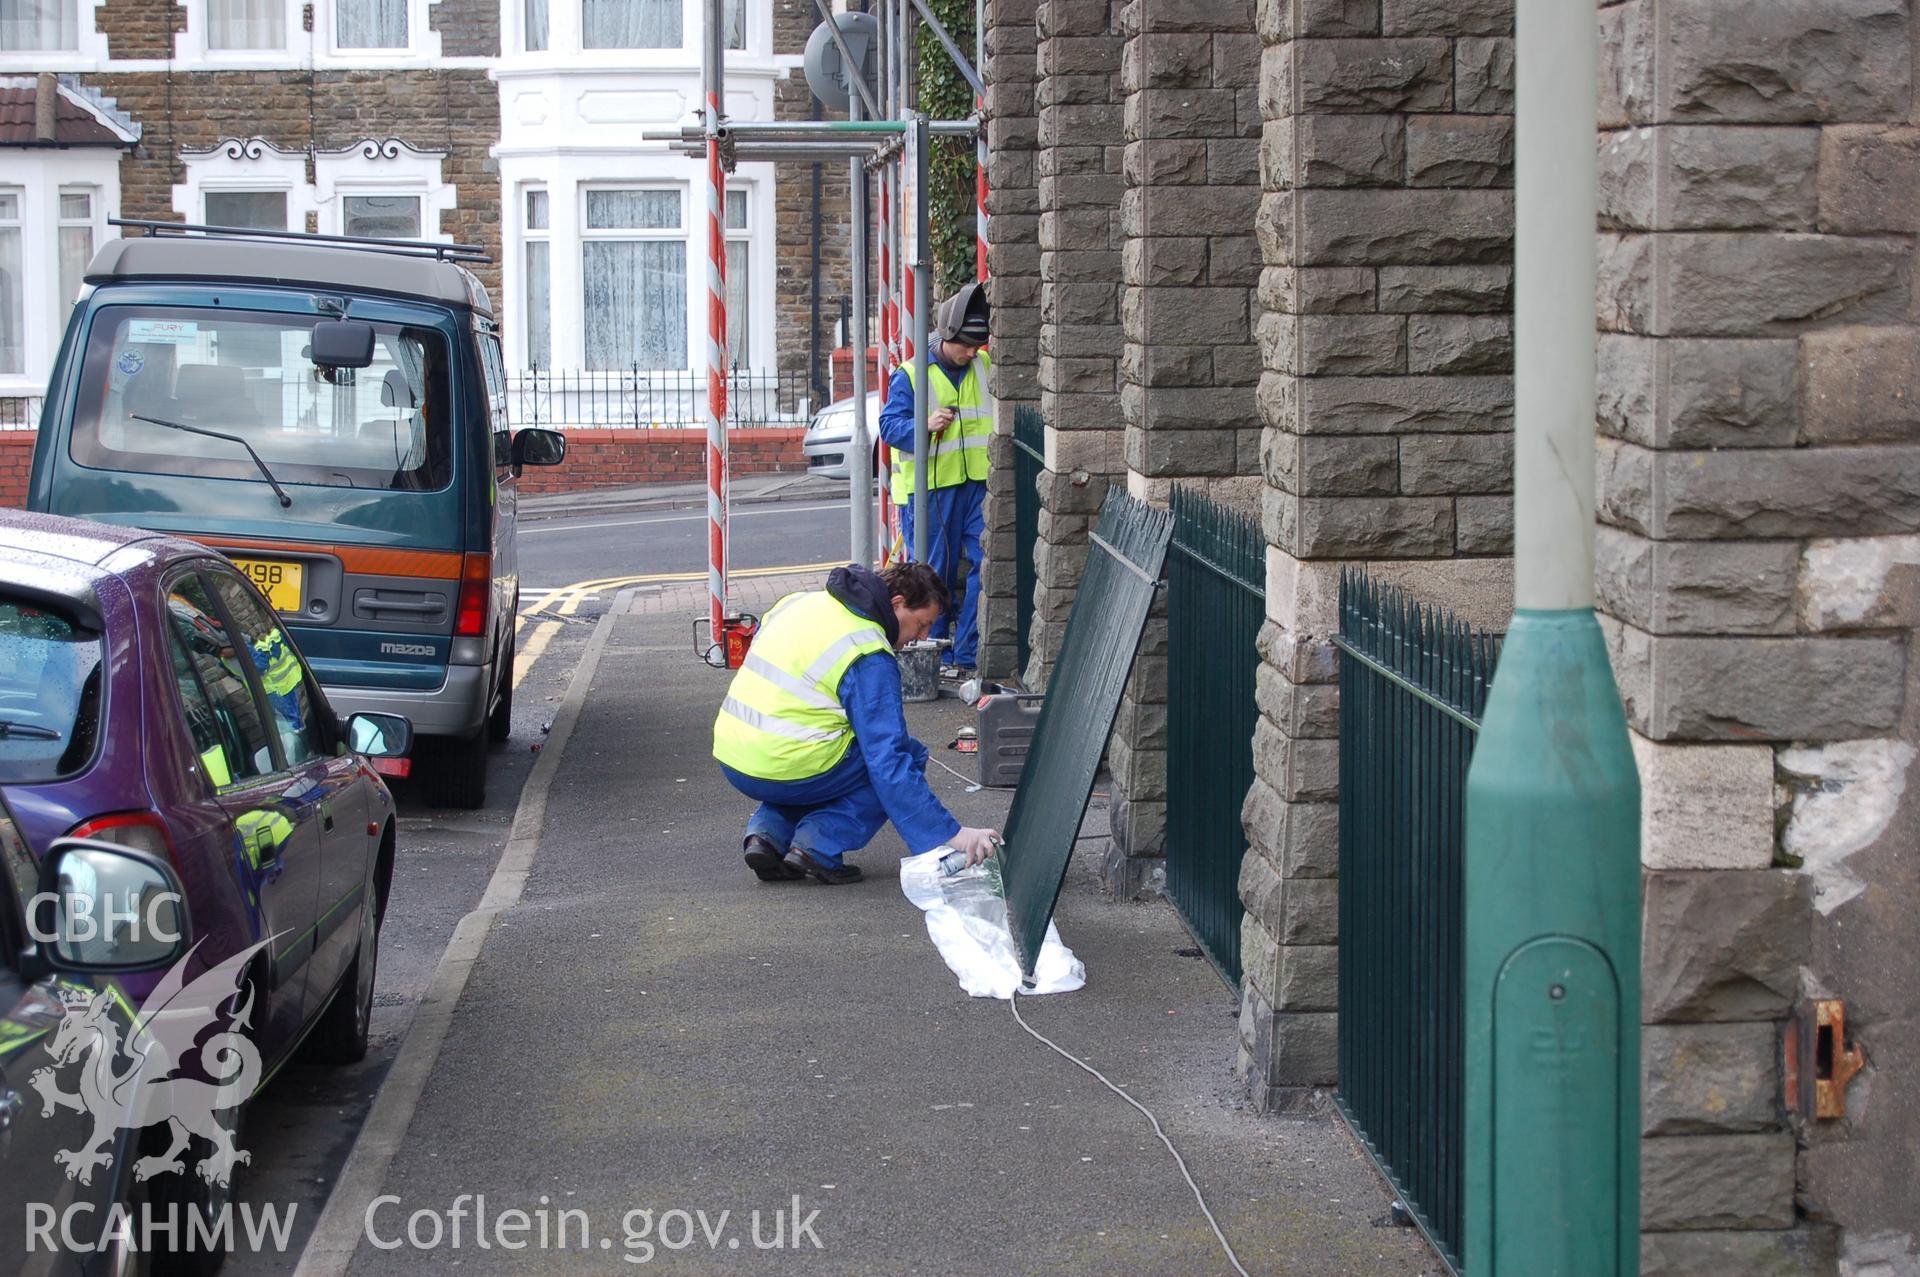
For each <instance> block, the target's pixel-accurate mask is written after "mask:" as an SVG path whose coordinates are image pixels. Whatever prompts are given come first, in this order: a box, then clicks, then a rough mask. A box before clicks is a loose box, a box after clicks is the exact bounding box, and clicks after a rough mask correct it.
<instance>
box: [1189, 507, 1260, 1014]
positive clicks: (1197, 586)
mask: <svg viewBox="0 0 1920 1277" xmlns="http://www.w3.org/2000/svg"><path fill="white" fill-rule="evenodd" d="M1172 505H1173V545H1172V547H1171V549H1170V550H1169V551H1168V554H1167V894H1168V895H1169V896H1171V897H1172V899H1173V903H1174V907H1175V908H1177V909H1178V910H1179V911H1180V916H1181V917H1182V918H1184V919H1186V923H1187V928H1188V929H1189V930H1190V931H1192V932H1193V935H1194V938H1195V939H1196V940H1198V941H1199V942H1200V947H1201V949H1202V950H1203V951H1205V953H1206V955H1207V957H1208V958H1209V959H1211V960H1212V962H1213V964H1214V966H1216V967H1218V968H1219V969H1220V973H1221V974H1222V975H1224V976H1226V977H1227V979H1228V980H1230V981H1232V982H1233V984H1234V985H1235V986H1238V985H1239V983H1240V915H1241V912H1242V910H1241V905H1240V861H1241V859H1242V858H1243V857H1244V856H1245V855H1246V851H1247V838H1246V833H1245V831H1244V830H1242V829H1241V827H1240V807H1241V804H1243V803H1244V802H1245V801H1246V797H1247V790H1248V789H1249V788H1250V787H1251V786H1252V785H1253V727H1254V719H1255V718H1256V717H1257V716H1258V715H1259V712H1260V709H1259V706H1258V704H1257V703H1256V702H1255V700H1254V691H1253V680H1254V672H1255V671H1256V670H1257V669H1259V667H1260V653H1259V649H1258V643H1259V640H1260V625H1261V623H1262V622H1263V621H1264V620H1265V619H1266V612H1267V591H1266V550H1267V542H1266V537H1265V536H1264V535H1262V533H1261V531H1260V524H1259V521H1258V520H1255V519H1249V518H1247V517H1246V516H1245V515H1242V514H1238V513H1236V512H1235V511H1233V510H1229V509H1227V508H1226V507H1225V506H1221V505H1218V504H1216V503H1214V502H1212V501H1209V500H1208V499H1207V498H1206V497H1204V496H1202V495H1200V494H1199V493H1198V492H1195V491H1193V490H1191V489H1188V488H1180V487H1176V488H1175V489H1174V490H1173V501H1172Z"/></svg>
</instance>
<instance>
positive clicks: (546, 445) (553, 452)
mask: <svg viewBox="0 0 1920 1277" xmlns="http://www.w3.org/2000/svg"><path fill="white" fill-rule="evenodd" d="M566 455H567V437H566V436H565V435H563V434H561V433H560V432H559V431H558V430H540V429H533V430H522V431H521V432H520V433H519V434H517V435H515V436H514V437H513V464H514V465H516V466H557V465H559V464H560V463H561V461H563V460H565V458H566Z"/></svg>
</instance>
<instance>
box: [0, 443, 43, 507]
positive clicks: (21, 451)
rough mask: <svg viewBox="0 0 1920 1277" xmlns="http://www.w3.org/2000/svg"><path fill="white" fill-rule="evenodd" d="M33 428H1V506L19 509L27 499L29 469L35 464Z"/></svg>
mask: <svg viewBox="0 0 1920 1277" xmlns="http://www.w3.org/2000/svg"><path fill="white" fill-rule="evenodd" d="M37 438H39V435H38V434H37V433H36V432H35V431H32V430H0V508H6V509H17V508H19V507H20V506H23V505H25V504H26V501H27V469H28V467H29V466H31V465H32V464H33V441H34V440H35V439H37Z"/></svg>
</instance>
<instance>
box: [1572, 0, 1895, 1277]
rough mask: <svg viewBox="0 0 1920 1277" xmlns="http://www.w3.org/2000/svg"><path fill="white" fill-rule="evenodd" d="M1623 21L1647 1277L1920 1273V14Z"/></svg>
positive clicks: (1609, 138)
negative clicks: (1850, 1044) (1863, 1067)
mask: <svg viewBox="0 0 1920 1277" xmlns="http://www.w3.org/2000/svg"><path fill="white" fill-rule="evenodd" d="M1600 21H1601V24H1602V30H1603V43H1602V75H1601V81H1602V83H1601V127H1602V130H1603V132H1602V136H1601V139H1600V143H1601V144H1600V157H1601V214H1602V226H1603V234H1602V237H1601V286H1600V298H1599V311H1600V315H1599V318H1600V326H1601V330H1602V335H1601V339H1600V367H1601V386H1600V414H1601V423H1600V429H1601V432H1602V435H1603V438H1602V440H1601V455H1600V477H1601V481H1600V511H1599V519H1600V523H1601V527H1600V528H1599V531H1598V542H1597V546H1596V558H1597V562H1598V569H1599V572H1598V586H1599V597H1600V605H1601V609H1602V611H1603V613H1604V615H1603V618H1602V623H1603V625H1604V626H1605V627H1606V629H1607V632H1608V640H1609V644H1610V646H1611V649H1612V653H1613V659H1614V667H1615V671H1616V674H1617V676H1618V678H1619V682H1620V690H1621V694H1622V697H1623V699H1624V700H1625V702H1626V707H1627V715H1628V720H1629V724H1630V726H1631V727H1632V729H1633V733H1634V744H1635V749H1636V751H1637V753H1638V754H1639V757H1640V768H1641V780H1642V786H1643V789H1644V816H1643V820H1644V828H1643V844H1644V845H1643V855H1644V860H1645V864H1646V869H1647V877H1646V906H1645V909H1646V912H1645V957H1644V962H1645V972H1644V982H1643V983H1644V988H1645V999H1646V1002H1645V1008H1644V1014H1645V1019H1646V1026H1647V1027H1646V1046H1645V1060H1644V1062H1645V1068H1646V1094H1645V1106H1644V1124H1645V1125H1644V1130H1645V1134H1646V1136H1647V1138H1646V1141H1645V1144H1644V1146H1643V1147H1644V1151H1643V1155H1642V1159H1641V1161H1642V1166H1643V1175H1644V1196H1643V1205H1642V1221H1643V1226H1644V1229H1645V1234H1644V1238H1643V1243H1644V1244H1643V1247H1642V1253H1643V1256H1644V1259H1643V1265H1644V1271H1646V1272H1649V1273H1656V1272H1657V1273H1670V1272H1671V1273H1678V1272H1687V1273H1708V1272H1712V1273H1736V1272H1737V1273H1748V1272H1768V1273H1782V1274H1787V1273H1792V1274H1801V1273H1809V1274H1810V1273H1832V1272H1834V1271H1835V1269H1836V1264H1840V1263H1841V1256H1844V1258H1845V1261H1846V1262H1845V1264H1844V1265H1843V1266H1842V1267H1841V1271H1848V1272H1861V1273H1866V1272H1882V1271H1884V1272H1888V1273H1893V1272H1900V1271H1911V1270H1912V1266H1913V1265H1914V1264H1915V1263H1916V1250H1915V1246H1916V1243H1915V1239H1914V1236H1913V1231H1914V1228H1915V1214H1914V1197H1913V1191H1914V1190H1913V1181H1912V1176H1911V1174H1910V1173H1909V1172H1910V1171H1911V1169H1912V1168H1913V1166H1914V1164H1915V1163H1914V1152H1913V1150H1914V1149H1915V1148H1916V1147H1920V1068H1916V1066H1915V1064H1914V1061H1915V1060H1916V1059H1920V1027H1916V1026H1920V991H1917V986H1916V982H1915V981H1914V980H1913V979H1912V959H1911V955H1912V954H1913V953H1914V952H1915V948H1916V946H1917V945H1920V923H1916V921H1915V913H1914V910H1913V909H1912V907H1911V903H1912V899H1913V894H1914V892H1915V890H1916V889H1920V869H1916V867H1915V863H1914V861H1913V857H1912V846H1913V839H1914V836H1915V822H1916V819H1920V805H1916V803H1915V801H1914V799H1913V798H1912V797H1911V796H1910V795H1909V794H1908V793H1907V792H1906V791H1907V790H1908V789H1909V788H1911V786H1910V785H1909V775H1910V768H1911V764H1912V762H1913V759H1914V757H1915V749H1914V742H1915V739H1916V736H1917V735H1920V715H1917V714H1916V712H1915V708H1914V703H1913V699H1912V698H1910V697H1908V696H1907V695H1906V689H1907V687H1908V685H1909V683H1910V682H1911V680H1912V679H1913V677H1914V675H1913V672H1912V671H1911V669H1910V668H1909V663H1908V661H1907V652H1908V649H1909V647H1910V644H1911V632H1912V629H1913V627H1914V624H1915V621H1916V605H1915V599H1916V593H1915V585H1916V577H1915V573H1914V571H1913V565H1914V564H1915V563H1916V562H1920V538H1916V537H1915V535H1914V534H1915V533H1916V532H1917V531H1920V442H1917V441H1920V407H1916V404H1917V403H1920V398H1917V391H1920V311H1917V310H1916V308H1915V293H1914V289H1913V274H1914V270H1915V243H1914V238H1915V234H1916V232H1917V231H1920V129H1916V128H1915V127H1914V124H1915V121H1916V117H1915V115H1914V99H1913V59H1914V50H1915V45H1914V43H1913V36H1914V27H1913V18H1912V13H1911V8H1910V6H1909V5H1907V4H1905V3H1900V2H1897V0H1879V2H1875V0H1809V2H1808V3H1801V4H1792V5H1787V4H1769V5H1763V6H1752V5H1743V4H1738V3H1734V2H1733V0H1681V2H1679V3H1673V2H1664V3H1662V4H1660V5H1659V6H1658V7H1656V5H1655V3H1654V2H1653V0H1631V2H1630V3H1623V4H1613V5H1608V6H1605V7H1603V8H1602V9H1601V10H1600ZM1896 953H1897V954H1901V955H1904V956H1902V957H1901V958H1898V959H1892V958H1891V955H1893V954H1896ZM1890 960H1892V961H1894V962H1895V963H1896V964H1897V965H1898V966H1899V967H1901V968H1903V970H1904V974H1896V971H1895V967H1894V966H1890V965H1888V963H1889V961H1890ZM1810 996H1836V997H1842V998H1845V999H1846V1000H1847V1004H1848V1009H1849V1016H1848V1019H1849V1025H1850V1028H1851V1030H1852V1035H1853V1037H1854V1038H1855V1040H1856V1041H1857V1042H1858V1043H1860V1044H1861V1046H1862V1047H1863V1048H1864V1050H1865V1052H1866V1054H1867V1058H1868V1060H1869V1073H1868V1074H1867V1075H1866V1076H1865V1077H1863V1078H1862V1079H1861V1080H1860V1081H1856V1082H1855V1083H1854V1085H1853V1088H1852V1091H1851V1094H1850V1097H1849V1100H1850V1103H1849V1112H1848V1118H1847V1120H1845V1121H1824V1122H1822V1121H1814V1120H1812V1119H1811V1118H1810V1117H1808V1116H1806V1115H1802V1114H1797V1113H1788V1112H1783V1110H1782V1105H1781V1099H1782V1089H1783V1088H1782V1078H1781V1076H1780V1071H1779V1044H1780V1041H1781V1033H1782V1030H1783V1028H1784V1027H1785V1026H1786V1024H1787V1022H1788V1020H1789V1018H1790V1017H1791V1016H1792V1015H1793V1014H1794V1011H1795V1008H1796V1005H1801V1004H1803V1003H1804V999H1806V998H1808V997H1810ZM1863 1083H1864V1085H1863ZM1836 1226H1837V1227H1836Z"/></svg>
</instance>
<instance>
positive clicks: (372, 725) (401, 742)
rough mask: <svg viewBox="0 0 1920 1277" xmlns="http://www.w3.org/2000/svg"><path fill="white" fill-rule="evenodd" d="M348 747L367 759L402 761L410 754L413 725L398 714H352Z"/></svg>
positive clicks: (348, 723) (349, 719) (349, 721)
mask: <svg viewBox="0 0 1920 1277" xmlns="http://www.w3.org/2000/svg"><path fill="white" fill-rule="evenodd" d="M345 735H346V738H347V748H348V749H351V750H352V751H353V752H354V753H356V754H359V755H361V756H363V757H366V758H405V757H406V756H407V755H408V754H411V753H412V752H413V723H412V722H411V721H410V720H408V719H407V718H405V717H404V716H402V715H400V714H374V713H366V714H353V715H349V716H348V718H347V721H346V732H345Z"/></svg>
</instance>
